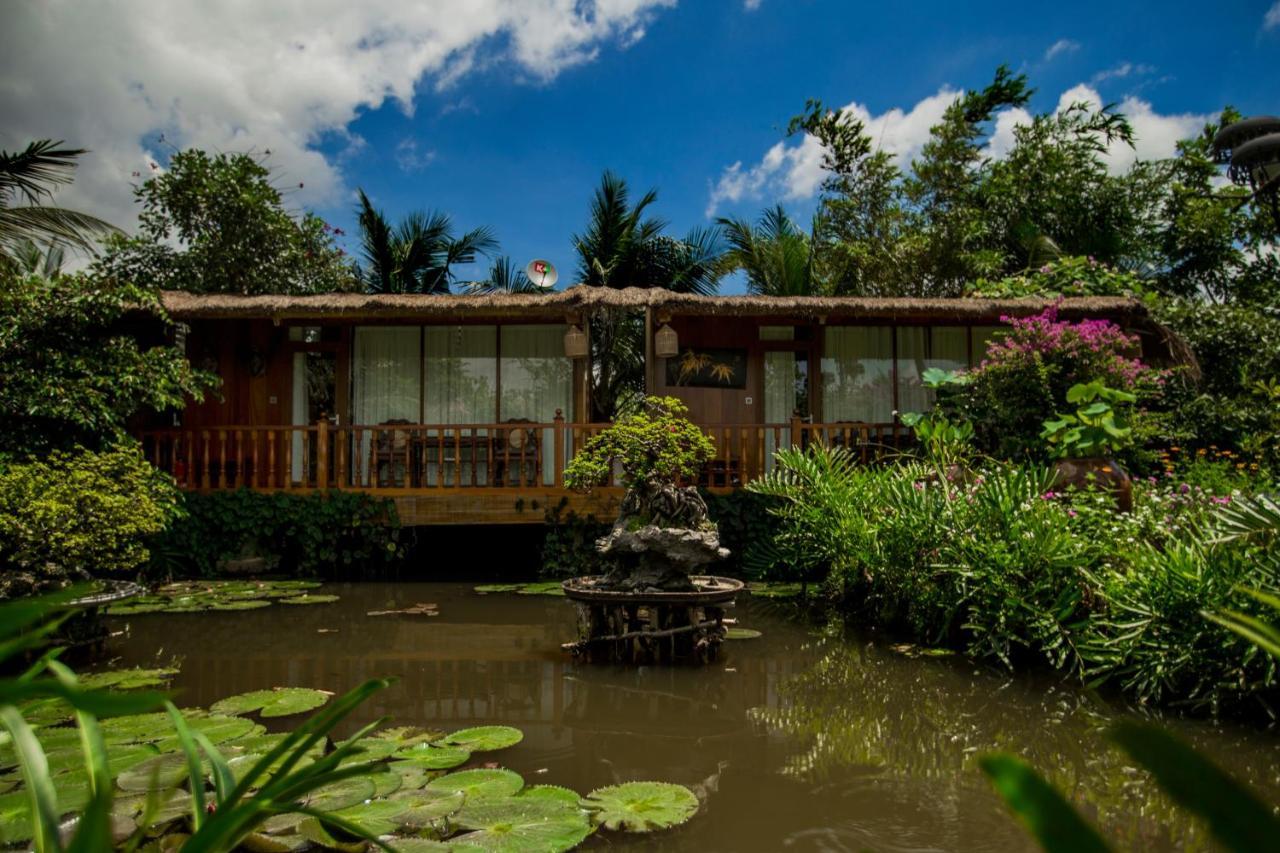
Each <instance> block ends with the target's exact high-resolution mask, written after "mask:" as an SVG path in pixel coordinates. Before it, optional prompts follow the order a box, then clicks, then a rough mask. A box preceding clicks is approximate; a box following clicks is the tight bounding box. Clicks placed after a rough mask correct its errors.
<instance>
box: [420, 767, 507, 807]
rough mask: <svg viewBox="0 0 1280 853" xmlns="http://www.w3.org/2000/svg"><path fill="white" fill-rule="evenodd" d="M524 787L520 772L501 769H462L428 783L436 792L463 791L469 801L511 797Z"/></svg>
mask: <svg viewBox="0 0 1280 853" xmlns="http://www.w3.org/2000/svg"><path fill="white" fill-rule="evenodd" d="M523 787H524V779H522V778H520V774H519V773H514V772H512V771H510V770H501V769H492V770H491V769H488V768H485V769H480V770H460V771H458V772H457V773H449V774H447V775H445V776H441V777H440V778H439V779H432V780H431V781H430V782H428V783H427V787H426V790H428V791H432V792H434V793H448V792H452V791H462V792H463V793H464V794H466V795H467V800H468V802H472V801H475V800H479V799H485V798H490V797H509V796H512V795H513V794H516V793H517V792H519V790H520V789H521V788H523Z"/></svg>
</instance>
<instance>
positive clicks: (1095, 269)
mask: <svg viewBox="0 0 1280 853" xmlns="http://www.w3.org/2000/svg"><path fill="white" fill-rule="evenodd" d="M1149 290H1150V287H1149V285H1148V284H1147V282H1146V281H1144V280H1143V279H1142V278H1140V277H1139V276H1137V275H1136V274H1134V273H1132V272H1128V271H1127V270H1121V269H1117V268H1115V267H1113V266H1110V265H1108V264H1105V263H1102V262H1101V261H1098V260H1096V259H1094V258H1092V257H1083V256H1079V255H1074V256H1067V257H1063V258H1059V259H1057V260H1054V261H1050V262H1049V263H1047V264H1045V265H1044V266H1041V267H1038V268H1036V269H1031V270H1027V271H1025V272H1020V273H1018V274H1016V275H1011V276H1006V277H1004V278H999V279H994V280H990V279H985V278H979V279H977V280H976V281H974V282H973V284H972V285H970V286H969V287H968V288H967V289H966V290H965V294H964V295H965V296H969V297H976V298H981V299H1010V298H1013V299H1017V298H1021V297H1028V296H1038V297H1045V296H1141V295H1143V294H1145V293H1147V292H1148V291H1149Z"/></svg>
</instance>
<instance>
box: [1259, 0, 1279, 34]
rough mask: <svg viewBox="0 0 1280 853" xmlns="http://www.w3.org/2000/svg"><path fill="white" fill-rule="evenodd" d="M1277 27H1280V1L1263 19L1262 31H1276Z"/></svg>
mask: <svg viewBox="0 0 1280 853" xmlns="http://www.w3.org/2000/svg"><path fill="white" fill-rule="evenodd" d="M1277 27H1280V0H1276V2H1275V3H1272V4H1271V8H1270V9H1268V10H1267V14H1266V15H1264V16H1263V17H1262V29H1264V30H1274V29H1276V28H1277Z"/></svg>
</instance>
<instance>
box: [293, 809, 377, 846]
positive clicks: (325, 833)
mask: <svg viewBox="0 0 1280 853" xmlns="http://www.w3.org/2000/svg"><path fill="white" fill-rule="evenodd" d="M298 834H299V835H301V836H302V837H303V838H305V839H307V840H308V841H310V842H313V843H314V844H317V845H319V846H320V847H323V848H324V849H325V850H337V851H338V853H365V851H366V850H368V849H369V845H368V843H367V842H364V841H355V840H353V841H343V840H340V839H338V838H337V837H335V836H334V835H333V834H331V833H330V832H329V830H328V828H327V827H325V826H324V824H322V823H320V821H318V820H316V819H315V818H313V817H308V818H306V819H305V820H303V821H302V823H300V824H298Z"/></svg>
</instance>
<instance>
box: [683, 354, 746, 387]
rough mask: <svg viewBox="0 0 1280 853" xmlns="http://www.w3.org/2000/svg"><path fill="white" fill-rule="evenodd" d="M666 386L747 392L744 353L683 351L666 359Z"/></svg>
mask: <svg viewBox="0 0 1280 853" xmlns="http://www.w3.org/2000/svg"><path fill="white" fill-rule="evenodd" d="M667 384H668V385H681V386H684V387H686V388H746V387H747V351H746V350H745V349H693V348H692V347H690V348H688V349H686V350H684V351H683V352H682V353H680V355H678V356H676V357H675V358H669V359H667Z"/></svg>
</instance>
